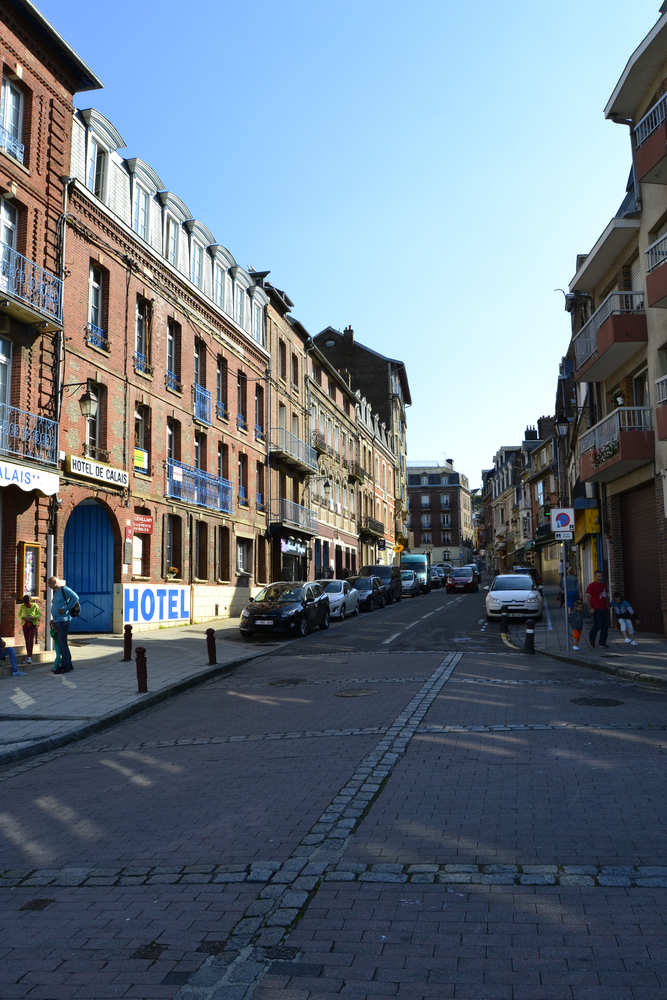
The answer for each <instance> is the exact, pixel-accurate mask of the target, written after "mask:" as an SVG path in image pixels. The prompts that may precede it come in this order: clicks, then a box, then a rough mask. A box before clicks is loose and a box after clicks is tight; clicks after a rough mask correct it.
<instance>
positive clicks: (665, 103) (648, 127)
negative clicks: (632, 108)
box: [633, 94, 667, 149]
mask: <svg viewBox="0 0 667 1000" xmlns="http://www.w3.org/2000/svg"><path fill="white" fill-rule="evenodd" d="M666 117H667V94H663V95H662V97H661V98H660V100H659V101H656V103H655V104H654V105H653V107H652V108H650V110H649V111H647V112H646V114H645V115H644V117H643V118H642V119H640V121H638V122H637V124H636V125H635V127H634V130H633V133H634V137H635V149H639V147H640V146H641V145H642V144H643V143H645V142H646V140H647V139H648V137H649V136H650V135H652V134H653V133H654V132H655V130H656V129H657V128H660V126H661V125H662V123H663V122H664V120H665V118H666Z"/></svg>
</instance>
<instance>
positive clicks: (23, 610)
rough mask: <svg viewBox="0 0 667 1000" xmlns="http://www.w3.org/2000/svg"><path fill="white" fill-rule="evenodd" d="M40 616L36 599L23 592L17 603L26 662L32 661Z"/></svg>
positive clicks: (40, 610)
mask: <svg viewBox="0 0 667 1000" xmlns="http://www.w3.org/2000/svg"><path fill="white" fill-rule="evenodd" d="M41 617H42V609H41V608H40V606H39V604H38V603H37V601H36V600H35V599H34V598H33V597H31V596H30V594H24V595H23V600H22V601H21V603H20V604H19V621H20V622H21V625H22V627H23V638H24V639H25V652H26V657H25V662H26V663H32V648H33V646H34V644H35V639H36V638H37V628H38V626H39V621H40V618H41Z"/></svg>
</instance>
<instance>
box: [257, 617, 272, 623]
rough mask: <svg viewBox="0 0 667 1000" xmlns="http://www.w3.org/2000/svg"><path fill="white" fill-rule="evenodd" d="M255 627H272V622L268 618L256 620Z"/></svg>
mask: <svg viewBox="0 0 667 1000" xmlns="http://www.w3.org/2000/svg"><path fill="white" fill-rule="evenodd" d="M255 625H273V622H272V621H271V620H270V619H268V618H256V619H255Z"/></svg>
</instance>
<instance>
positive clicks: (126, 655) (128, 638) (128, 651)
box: [122, 625, 132, 663]
mask: <svg viewBox="0 0 667 1000" xmlns="http://www.w3.org/2000/svg"><path fill="white" fill-rule="evenodd" d="M131 659H132V626H131V625H126V626H125V632H124V635H123V659H122V662H123V663H129V662H130V661H131Z"/></svg>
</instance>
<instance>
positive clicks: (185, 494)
mask: <svg viewBox="0 0 667 1000" xmlns="http://www.w3.org/2000/svg"><path fill="white" fill-rule="evenodd" d="M166 495H167V496H168V497H173V498H174V499H175V500H183V501H184V502H186V503H195V504H198V505H199V506H200V507H208V509H209V510H220V511H223V512H224V513H225V514H231V513H232V510H233V506H232V484H231V483H230V482H229V480H228V479H221V478H220V477H219V476H211V475H209V473H208V472H204V471H203V470H202V469H193V468H192V467H191V466H189V465H183V463H182V462H177V461H176V459H174V458H168V459H167V491H166Z"/></svg>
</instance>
